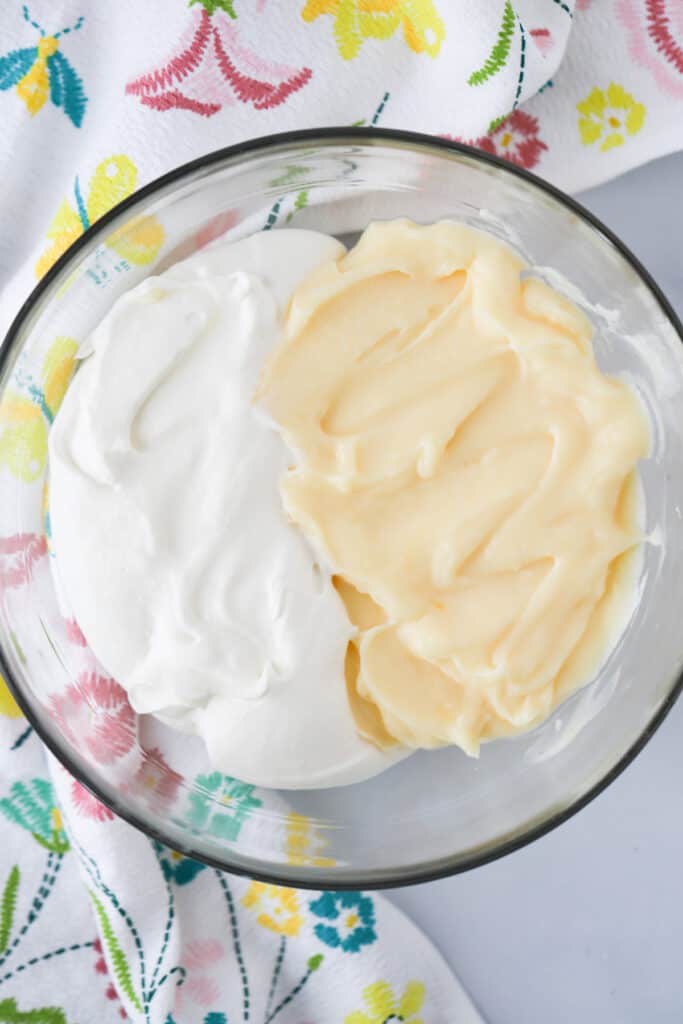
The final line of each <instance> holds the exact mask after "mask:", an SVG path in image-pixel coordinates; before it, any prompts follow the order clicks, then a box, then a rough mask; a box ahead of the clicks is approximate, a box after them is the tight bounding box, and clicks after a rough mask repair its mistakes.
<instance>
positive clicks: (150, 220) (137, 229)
mask: <svg viewBox="0 0 683 1024" xmlns="http://www.w3.org/2000/svg"><path fill="white" fill-rule="evenodd" d="M137 180H138V169H137V167H136V166H135V164H134V163H133V161H132V160H131V159H130V158H129V157H127V156H125V155H124V154H123V153H118V154H114V155H113V156H110V157H107V158H106V159H105V160H102V161H101V162H100V163H99V164H98V165H97V167H96V168H95V173H94V174H93V176H92V178H91V179H90V185H89V191H88V196H87V199H84V198H83V195H82V193H81V186H80V183H79V180H78V178H76V179H75V181H74V190H73V201H71V200H68V199H63V200H62V202H61V203H60V205H59V207H58V209H57V212H56V214H55V215H54V217H53V218H52V221H51V223H50V226H49V228H48V230H47V237H48V241H49V242H50V245H49V247H48V248H47V249H46V250H45V252H44V253H43V255H42V256H41V257H40V259H39V260H38V262H37V263H36V266H35V272H36V277H42V276H43V274H45V273H47V271H48V270H49V269H50V267H51V266H52V265H53V264H54V263H56V262H57V260H58V259H59V257H60V256H61V255H62V253H64V252H66V250H67V249H68V248H69V246H70V245H71V243H72V242H75V241H76V239H77V238H79V237H80V236H81V235H82V234H83V232H84V231H86V230H87V229H88V228H89V227H90V226H91V225H92V224H94V223H95V221H96V220H98V219H99V218H100V217H102V216H103V214H105V213H108V212H109V210H111V208H112V207H113V206H115V205H116V204H117V203H118V202H120V201H121V200H122V199H126V198H127V197H128V196H129V195H131V193H133V192H134V191H135V187H136V185H137ZM163 242H164V229H163V228H162V226H161V224H160V223H159V221H158V220H157V219H156V217H138V218H136V219H135V220H133V221H131V222H130V223H129V224H127V225H125V226H124V227H123V228H120V229H119V230H118V231H115V232H114V233H113V234H112V235H111V236H110V237H109V238H108V239H107V245H108V246H109V247H110V248H112V249H113V250H114V251H115V252H116V253H118V255H119V256H121V257H122V258H123V259H126V260H128V262H129V263H133V264H135V266H144V265H145V264H147V263H151V261H152V260H153V259H154V258H155V256H156V255H157V253H158V252H159V249H160V248H161V246H162V245H163Z"/></svg>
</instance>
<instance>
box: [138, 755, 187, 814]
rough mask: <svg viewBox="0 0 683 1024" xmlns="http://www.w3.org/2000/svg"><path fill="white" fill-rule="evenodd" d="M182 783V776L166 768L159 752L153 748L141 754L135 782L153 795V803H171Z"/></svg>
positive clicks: (166, 765)
mask: <svg viewBox="0 0 683 1024" xmlns="http://www.w3.org/2000/svg"><path fill="white" fill-rule="evenodd" d="M182 781H183V777H182V775H179V774H178V772H174V771H173V769H172V768H170V767H169V766H168V764H167V763H166V760H165V758H164V757H163V755H162V753H161V751H160V750H157V749H156V748H154V749H153V750H146V751H145V752H144V753H143V755H142V763H141V764H140V767H139V768H138V770H137V772H136V774H135V782H136V785H138V786H142V787H144V788H145V789H147V790H149V791H150V792H151V793H153V794H154V798H155V803H161V804H163V805H167V804H171V803H173V801H174V800H175V798H176V794H177V792H178V787H179V786H180V783H181V782H182Z"/></svg>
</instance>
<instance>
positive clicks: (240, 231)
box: [0, 134, 683, 887]
mask: <svg viewBox="0 0 683 1024" xmlns="http://www.w3.org/2000/svg"><path fill="white" fill-rule="evenodd" d="M390 217H410V218H413V219H415V220H417V221H431V220H435V219H440V218H453V219H458V220H464V221H467V222H470V223H472V224H473V225H477V226H483V227H486V228H487V229H488V230H490V231H492V232H494V233H495V234H496V235H499V236H500V237H501V238H504V239H506V240H507V241H509V242H511V243H512V244H513V245H514V246H516V247H517V248H518V249H520V250H521V251H522V253H523V254H524V256H525V257H526V258H527V260H528V261H529V263H530V265H531V267H532V268H534V270H535V271H537V272H539V273H541V274H543V275H544V276H546V277H547V279H548V280H549V281H550V282H551V283H553V284H555V285H557V286H559V287H560V288H562V289H564V290H565V291H566V292H568V293H569V294H570V295H571V297H572V298H574V299H575V300H576V301H578V302H580V303H581V304H582V305H583V307H584V308H585V309H586V311H587V313H588V315H589V316H590V317H591V319H592V320H593V322H594V324H595V328H596V351H597V355H598V359H599V362H600V364H601V365H602V367H603V368H604V369H605V370H607V371H609V372H611V373H615V374H619V375H621V376H623V377H625V378H627V379H628V380H630V381H631V382H632V383H633V385H634V386H635V387H636V388H637V389H638V392H639V394H640V395H641V398H642V400H643V402H644V403H645V405H646V406H647V409H648V411H649V414H650V417H651V420H652V424H653V448H652V455H651V457H650V458H649V459H648V460H647V461H646V463H645V464H644V465H643V468H642V483H643V491H644V498H645V504H644V507H645V536H646V541H645V544H644V556H643V562H642V568H641V571H640V575H639V581H638V602H637V605H636V607H635V610H634V612H633V615H632V618H631V621H630V623H629V626H628V628H627V630H626V632H625V633H624V635H623V637H622V638H621V640H620V642H619V644H618V646H617V648H616V649H615V650H614V651H613V652H612V654H611V655H610V657H609V658H608V660H607V661H606V663H605V665H604V666H603V668H602V670H601V672H600V675H599V678H598V680H597V681H596V682H595V683H594V685H592V686H591V687H590V688H589V689H586V690H584V691H582V692H580V693H578V694H576V695H575V696H574V697H573V698H571V699H570V700H569V701H568V702H567V703H566V704H565V705H564V706H563V707H562V708H561V709H559V710H558V712H557V713H556V714H555V715H553V716H552V718H551V719H550V720H549V721H548V722H547V723H546V724H545V725H543V726H542V727H541V728H539V729H536V730H535V731H534V732H533V733H531V734H529V735H526V736H523V737H520V738H517V739H514V740H507V741H498V742H497V743H495V744H492V745H489V746H487V747H485V748H484V749H483V751H482V754H481V757H480V759H479V760H472V759H469V758H467V757H466V756H465V755H464V754H462V753H461V752H460V751H459V750H456V749H448V750H441V751H438V752H434V753H418V754H416V755H415V756H413V757H411V758H409V759H408V760H407V761H405V762H403V763H402V764H399V765H398V766H396V767H394V768H393V769H391V770H390V771H389V772H387V773H385V774H384V775H382V776H380V777H378V778H376V779H374V780H372V781H370V782H367V783H364V784H361V785H357V786H352V787H347V788H342V789H337V790H326V791H319V792H307V793H284V792H279V793H278V792H271V791H257V790H253V789H252V788H251V787H246V786H240V785H239V784H237V783H236V782H231V781H230V780H226V779H223V778H221V777H218V776H216V775H212V774H211V773H210V769H209V766H208V765H207V764H206V763H205V762H204V760H203V753H202V750H201V748H200V746H199V744H198V743H197V742H196V741H195V740H188V741H187V742H186V743H185V742H184V741H181V743H180V745H179V744H178V741H177V740H174V738H173V737H172V735H171V734H170V733H169V731H168V730H166V729H165V728H164V727H163V726H160V725H158V724H156V723H153V722H137V721H136V722H132V721H131V720H129V718H128V713H127V711H126V710H125V709H122V707H121V704H120V702H118V699H117V698H116V699H113V700H112V701H111V702H110V705H109V706H104V705H103V703H102V702H101V701H100V703H99V704H98V697H97V692H98V691H97V688H96V687H94V686H93V685H92V679H93V677H94V676H96V675H97V673H98V672H100V671H101V670H99V669H98V668H97V666H96V665H95V664H94V663H92V661H88V658H89V654H88V652H87V650H86V649H85V648H83V647H82V646H81V645H80V643H79V642H78V637H77V635H76V634H75V632H74V629H73V625H69V624H68V623H65V621H64V618H63V616H62V614H61V611H60V609H59V607H58V605H57V601H56V596H55V591H54V585H53V582H52V575H51V572H50V553H49V546H48V545H47V544H46V542H45V539H44V538H45V532H46V522H45V508H46V501H45V493H44V486H43V485H44V480H45V476H46V468H47V467H46V458H45V451H44V436H46V435H47V431H48V430H49V425H50V418H51V415H52V412H53V410H51V409H50V405H49V402H47V403H46V401H45V394H46V392H45V388H46V387H47V385H46V383H45V382H46V379H47V378H46V373H47V372H48V371H47V370H46V367H48V369H49V366H48V364H49V359H48V360H47V363H46V357H47V354H48V353H50V352H54V351H55V350H54V349H53V346H54V343H55V339H57V338H65V337H66V338H72V339H74V340H75V341H77V342H78V343H83V342H84V341H85V339H86V338H87V335H88V332H89V330H90V329H91V328H92V327H93V326H94V324H96V323H97V322H98V321H99V320H100V319H101V318H102V316H103V315H104V314H105V313H106V312H107V310H108V309H109V307H110V306H111V303H112V302H113V300H114V299H115V297H116V296H117V295H119V294H121V292H122V291H124V290H125V289H126V288H128V287H130V285H131V284H133V283H134V282H136V281H137V280H140V279H141V278H142V277H144V276H146V275H147V274H149V273H152V272H154V271H155V270H159V269H164V268H165V267H167V266H169V265H170V264H171V263H172V262H174V261H175V260H177V259H178V258H182V257H183V256H184V255H187V254H189V253H191V252H192V251H194V250H195V249H196V248H198V247H201V246H203V245H204V244H207V243H209V242H210V241H211V240H212V239H213V238H214V237H217V236H219V235H224V236H225V237H227V238H235V239H236V238H239V237H242V236H243V235H245V234H248V233H250V232H252V231H255V230H261V229H268V230H277V229H278V228H281V227H285V226H292V227H309V228H315V229H319V230H323V231H327V232H332V233H334V234H337V235H339V236H341V237H342V238H347V239H352V238H353V237H354V235H355V233H357V232H358V231H360V230H362V229H363V228H364V227H365V226H366V224H367V223H368V221H369V220H371V219H376V218H379V219H384V218H390ZM141 218H142V219H141ZM67 349H68V346H67ZM57 351H58V352H59V351H61V350H59V349H58V350H57ZM65 351H66V350H65ZM1 384H2V389H3V404H2V407H1V408H0V429H2V434H1V435H0V451H1V453H2V465H1V466H0V510H1V512H0V538H1V539H0V584H1V593H0V597H1V600H0V644H1V647H2V651H3V654H4V658H5V662H6V666H7V668H8V670H9V672H10V674H11V677H12V678H13V680H14V684H15V686H16V687H17V688H18V689H19V690H20V692H21V694H22V696H23V699H24V701H25V702H27V703H28V705H29V706H30V708H31V710H32V712H33V714H34V716H36V717H37V718H38V719H39V720H40V723H41V729H42V732H43V733H44V735H45V736H46V738H48V740H49V741H50V742H51V744H52V745H53V746H54V748H55V749H57V750H58V751H59V753H60V756H62V757H63V758H64V759H66V760H67V761H68V762H70V764H71V765H72V767H73V768H74V769H75V770H77V771H79V772H80V773H81V774H82V775H83V776H84V777H85V778H86V779H87V780H88V782H89V784H90V785H92V786H93V787H94V789H95V790H96V791H97V792H99V793H100V794H101V795H102V796H103V797H104V798H105V799H106V800H107V801H108V802H110V803H111V804H112V806H113V807H114V808H115V809H118V810H119V811H121V812H123V813H124V814H125V815H126V816H129V817H131V818H133V819H135V820H136V821H137V822H138V823H140V824H143V825H144V826H146V827H147V828H149V829H150V830H152V831H156V832H157V833H158V834H160V835H161V836H162V837H163V838H164V839H165V840H166V841H167V842H168V843H169V844H171V845H173V846H175V847H176V848H178V849H181V850H186V851H187V850H190V851H192V852H195V853H196V854H199V855H201V856H205V857H208V858H212V859H214V860H216V861H218V862H220V863H222V864H224V865H225V866H226V867H230V868H233V869H243V870H246V871H248V872H250V873H252V874H266V875H270V876H271V877H274V878H281V879H287V880H290V881H292V882H293V883H295V884H296V883H312V884H314V885H316V886H319V887H324V886H326V885H329V884H331V883H334V884H339V883H345V882H349V883H353V882H358V881H362V883H363V884H371V883H373V882H376V883H380V884H381V883H382V882H386V881H396V880H400V879H405V878H412V877H418V876H419V875H420V874H422V873H424V874H426V873H429V872H436V871H439V870H444V869H445V868H446V867H449V868H452V869H456V868H457V867H460V866H463V865H466V864H468V863H470V862H471V861H472V860H473V859H475V858H477V857H479V856H481V855H484V854H488V853H491V852H493V851H496V850H499V849H500V848H501V847H504V846H505V845H506V844H507V843H509V842H510V841H514V840H516V839H518V838H520V837H523V836H524V835H525V834H527V833H528V832H529V831H530V830H532V829H534V828H535V827H536V826H538V825H540V824H542V823H543V822H545V821H547V820H548V819H550V818H552V817H553V816H555V815H558V814H561V813H562V812H564V811H566V810H567V809H568V808H569V807H571V805H572V804H574V803H575V802H576V801H578V800H580V799H581V798H582V797H583V796H585V794H586V793H587V792H589V791H590V790H591V789H592V788H593V787H595V786H597V785H598V784H599V783H600V782H601V781H602V780H603V779H604V778H605V776H606V775H607V774H608V773H610V771H611V770H613V769H614V767H615V765H617V764H618V763H619V762H620V761H621V760H622V759H623V758H624V757H625V755H626V754H627V753H628V751H629V750H630V749H631V748H632V747H633V745H634V744H636V743H637V742H638V740H639V738H640V737H641V736H642V735H643V733H644V732H646V731H647V729H648V727H649V724H650V723H651V721H652V720H653V718H655V716H656V715H657V713H658V711H659V710H660V708H661V707H662V705H663V703H664V702H665V701H666V700H667V698H668V697H669V696H670V694H671V692H672V690H673V689H674V687H675V685H676V680H677V677H678V675H679V673H680V671H681V667H682V662H683V633H682V632H681V630H680V627H679V621H678V617H679V609H680V607H681V606H682V605H683V573H682V572H681V564H680V563H681V552H682V551H683V513H682V511H681V510H683V474H681V473H680V466H681V465H682V464H683V416H682V415H681V408H682V406H681V389H682V387H683V348H682V347H681V342H680V340H679V338H678V336H677V334H676V332H675V330H674V328H673V327H672V326H671V324H670V323H669V321H668V320H667V318H666V316H665V315H664V313H663V311H662V309H661V307H660V305H659V303H658V301H657V300H656V298H655V297H654V296H653V294H652V293H651V292H650V291H649V289H648V287H647V286H646V285H645V284H644V283H643V281H642V280H641V278H640V277H639V275H638V274H637V272H636V271H635V270H634V269H633V267H632V266H631V265H630V264H629V263H628V262H627V261H626V260H625V258H624V257H623V256H622V255H621V254H620V252H619V251H618V250H617V248H615V247H614V245H613V244H612V243H611V242H610V241H609V240H608V239H607V238H605V237H604V236H602V235H601V234H600V232H598V231H597V230H596V229H595V228H594V227H592V226H591V225H590V224H589V223H587V222H586V221H584V220H583V219H582V218H581V217H580V216H578V215H577V214H576V213H575V212H573V211H572V210H571V209H569V208H568V207H566V206H565V205H564V204H563V203H561V202H560V201H559V200H557V199H555V198H554V197H553V196H552V195H550V194H547V193H545V192H544V191H542V190H540V189H539V188H538V187H537V186H535V185H534V184H533V183H531V182H528V181H526V180H524V179H522V178H519V177H516V176H513V175H511V174H509V173H507V172H506V171H504V170H502V169H500V168H499V167H497V166H495V165H491V164H488V163H486V162H483V161H482V160H481V159H479V158H477V157H475V156H474V155H469V154H467V153H462V152H457V151H447V150H444V149H443V148H440V147H439V146H431V145H429V144H427V143H425V144H423V145H416V144H409V143H408V142H406V141H400V140H389V139H387V138H379V139H378V138H372V139H371V138H369V137H368V138H366V139H363V138H362V137H361V136H359V135H358V134H356V135H355V136H354V135H353V134H350V135H349V137H348V139H347V140H344V139H339V138H336V139H319V140H317V141H311V140H305V141H301V142H298V143H291V142H290V143H287V144H285V143H282V144H278V143H277V141H276V142H275V143H274V144H273V145H272V146H271V147H270V148H269V149H265V150H263V149H262V150H260V151H256V152H254V153H251V154H246V155H241V156H238V157H234V156H233V157H227V158H223V159H222V160H219V161H217V162H215V163H213V164H210V165H208V166H205V167H203V168H201V169H199V170H193V171H192V172H190V173H189V174H187V175H186V176H185V177H184V178H183V179H182V180H180V181H176V182H175V183H172V184H167V185H165V186H163V187H162V188H161V189H159V190H157V191H156V192H155V193H153V194H151V195H149V196H146V197H143V199H141V200H140V201H139V203H138V204H137V205H136V206H134V207H132V208H129V209H128V210H127V211H125V212H124V213H123V214H121V215H120V216H119V217H118V218H116V219H115V220H114V221H112V222H111V223H109V224H108V225H107V227H106V228H105V229H103V230H102V231H101V232H100V233H99V235H98V236H97V237H95V238H93V239H91V240H90V242H89V244H87V245H85V246H84V247H83V248H82V249H81V250H80V252H78V253H77V254H76V255H75V256H72V257H71V259H70V260H69V261H68V262H67V263H66V264H65V265H64V266H63V268H62V270H61V272H60V273H59V274H58V275H57V276H56V278H55V280H54V281H53V282H52V283H51V285H50V287H49V288H48V289H47V290H46V291H45V293H44V294H43V295H42V296H41V297H40V299H39V301H37V302H36V303H35V304H34V306H33V308H32V310H31V312H30V315H29V316H28V317H27V318H26V319H25V321H24V323H23V326H22V327H21V330H20V332H19V335H18V336H17V337H16V339H15V340H14V344H13V348H12V351H11V353H10V357H9V359H8V360H7V361H6V363H5V367H4V375H3V378H2V381H1ZM41 387H42V388H43V390H42V392H41ZM41 394H42V397H43V402H42V406H41V402H40V396H41ZM53 404H54V403H53ZM48 532H49V525H48ZM105 613H106V612H105ZM102 674H104V673H102ZM102 692H104V691H102ZM104 704H106V701H105V702H104ZM311 727H312V728H314V727H315V724H314V723H311ZM102 737H104V738H105V741H107V742H108V746H107V742H105V747H106V750H107V751H108V753H107V754H106V756H104V755H103V754H102V747H101V743H100V740H101V738H102ZM119 740H120V742H119ZM117 744H118V746H117ZM117 750H118V751H119V752H118V753H116V751H117ZM159 752H161V753H159Z"/></svg>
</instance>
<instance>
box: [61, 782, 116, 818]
mask: <svg viewBox="0 0 683 1024" xmlns="http://www.w3.org/2000/svg"><path fill="white" fill-rule="evenodd" d="M71 799H72V800H73V804H74V807H75V808H76V811H77V812H78V814H80V815H81V817H82V818H89V819H90V820H91V821H112V820H113V818H114V815H113V814H112V813H111V811H110V810H109V808H108V807H105V806H104V804H103V803H100V801H99V800H98V799H97V797H96V796H93V795H92V793H91V792H90V791H89V790H87V789H86V788H85V786H84V785H83V784H82V783H81V782H79V781H78V780H77V779H74V780H73V782H72V783H71Z"/></svg>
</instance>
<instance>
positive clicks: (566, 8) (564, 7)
mask: <svg viewBox="0 0 683 1024" xmlns="http://www.w3.org/2000/svg"><path fill="white" fill-rule="evenodd" d="M555 3H556V4H557V6H558V7H561V8H562V10H563V11H564V13H565V14H568V15H569V17H570V18H573V17H574V15H573V13H572V9H571V7H570V6H569V4H566V3H565V2H564V0H555Z"/></svg>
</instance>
